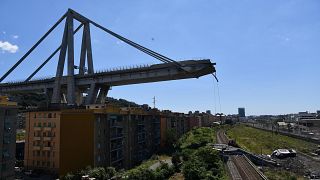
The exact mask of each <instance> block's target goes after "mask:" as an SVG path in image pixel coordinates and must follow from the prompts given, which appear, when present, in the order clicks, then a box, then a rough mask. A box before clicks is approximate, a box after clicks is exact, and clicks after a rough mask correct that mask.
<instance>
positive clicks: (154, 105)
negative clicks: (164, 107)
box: [152, 96, 156, 109]
mask: <svg viewBox="0 0 320 180" xmlns="http://www.w3.org/2000/svg"><path fill="white" fill-rule="evenodd" d="M152 99H153V109H155V108H156V97H155V96H153V98H152Z"/></svg>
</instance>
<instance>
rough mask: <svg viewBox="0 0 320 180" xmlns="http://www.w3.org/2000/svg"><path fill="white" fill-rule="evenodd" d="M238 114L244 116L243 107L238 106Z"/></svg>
mask: <svg viewBox="0 0 320 180" xmlns="http://www.w3.org/2000/svg"><path fill="white" fill-rule="evenodd" d="M238 115H239V117H246V111H245V108H238Z"/></svg>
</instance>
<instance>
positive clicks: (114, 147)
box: [111, 144, 123, 151]
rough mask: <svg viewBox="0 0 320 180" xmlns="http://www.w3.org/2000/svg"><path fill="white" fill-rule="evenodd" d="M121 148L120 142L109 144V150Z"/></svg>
mask: <svg viewBox="0 0 320 180" xmlns="http://www.w3.org/2000/svg"><path fill="white" fill-rule="evenodd" d="M122 148H123V145H122V144H111V151H116V150H119V149H122Z"/></svg>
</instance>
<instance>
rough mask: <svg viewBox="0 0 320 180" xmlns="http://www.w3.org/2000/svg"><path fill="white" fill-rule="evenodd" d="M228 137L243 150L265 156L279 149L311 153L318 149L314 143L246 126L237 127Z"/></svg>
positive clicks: (229, 132) (231, 130)
mask: <svg viewBox="0 0 320 180" xmlns="http://www.w3.org/2000/svg"><path fill="white" fill-rule="evenodd" d="M227 135H228V136H229V137H230V138H232V139H235V140H236V142H237V143H238V144H239V145H240V146H241V147H242V148H244V149H246V150H248V151H250V152H253V153H256V154H260V153H261V151H262V153H263V154H271V153H272V151H273V150H275V149H279V148H293V149H296V150H298V151H301V152H305V153H309V152H312V151H314V150H315V149H316V148H317V145H316V144H314V143H310V142H306V141H303V140H300V139H295V138H292V137H288V136H284V135H280V134H276V133H271V132H267V131H263V130H259V129H255V128H252V127H246V126H244V125H238V126H235V127H234V128H232V129H230V130H229V131H227Z"/></svg>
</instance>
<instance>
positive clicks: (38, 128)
mask: <svg viewBox="0 0 320 180" xmlns="http://www.w3.org/2000/svg"><path fill="white" fill-rule="evenodd" d="M33 130H34V131H41V127H33Z"/></svg>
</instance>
